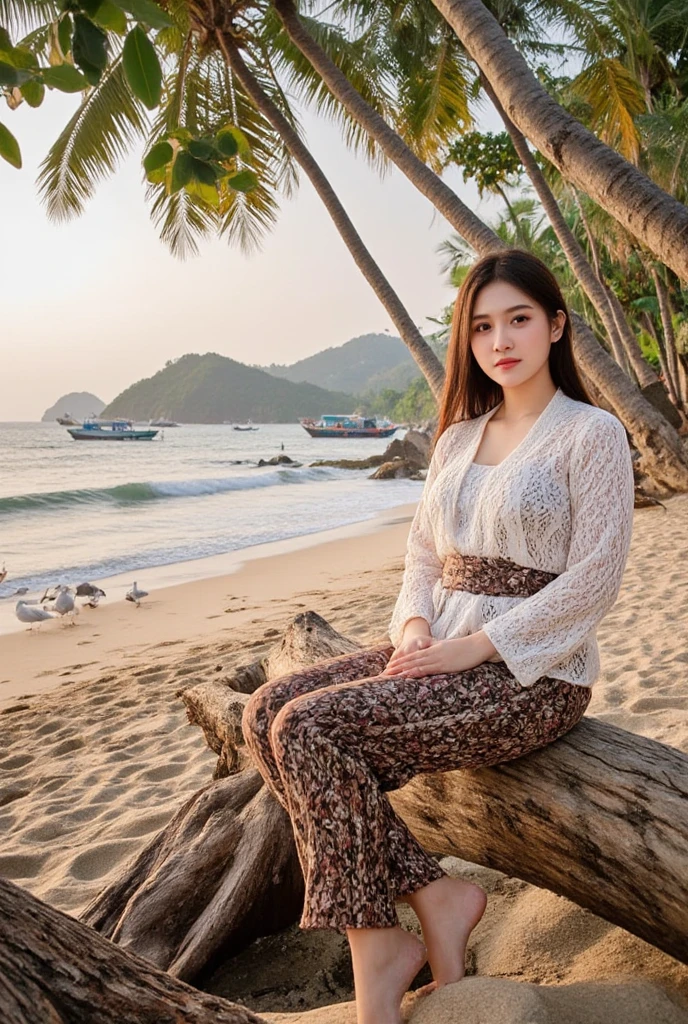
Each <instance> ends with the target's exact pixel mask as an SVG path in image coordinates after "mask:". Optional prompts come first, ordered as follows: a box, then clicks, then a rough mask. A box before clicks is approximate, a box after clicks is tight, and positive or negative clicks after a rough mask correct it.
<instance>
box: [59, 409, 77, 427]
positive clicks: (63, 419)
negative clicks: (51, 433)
mask: <svg viewBox="0 0 688 1024" xmlns="http://www.w3.org/2000/svg"><path fill="white" fill-rule="evenodd" d="M55 419H56V420H57V422H58V423H59V424H60V426H61V427H80V426H81V424H80V423H79V420H75V419H74V417H73V416H72V414H71V413H70V412H66V413H65V414H64V416H56V417H55Z"/></svg>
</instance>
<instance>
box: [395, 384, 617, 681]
mask: <svg viewBox="0 0 688 1024" xmlns="http://www.w3.org/2000/svg"><path fill="white" fill-rule="evenodd" d="M500 404H501V403H500ZM498 408H499V405H498V406H495V408H494V409H491V410H490V411H489V412H487V413H484V414H483V415H482V416H477V417H475V418H474V419H469V420H464V421H463V422H460V423H454V424H452V425H451V426H450V427H449V428H448V429H447V430H446V431H445V432H444V433H443V434H442V436H441V437H440V438H439V440H438V442H437V445H436V446H435V450H434V452H433V455H432V459H431V462H430V466H429V468H428V473H427V476H426V480H425V487H424V489H423V494H422V497H421V500H420V502H419V505H418V508H417V510H416V514H415V516H414V519H413V522H412V524H411V528H410V531H409V537H408V547H407V553H406V561H405V569H404V577H403V582H402V587H401V591H400V593H399V596H398V599H397V602H396V605H395V607H394V611H393V614H392V618H391V622H390V624H389V638H390V640H391V642H392V644H394V646H395V647H396V646H398V644H399V643H400V641H401V636H402V633H403V629H404V625H405V624H406V622H407V621H408V620H409V619H411V618H415V617H417V616H419V617H421V618H424V619H426V620H427V622H428V623H429V624H430V628H431V632H432V635H433V636H434V637H436V638H438V639H448V638H451V637H460V636H467V635H469V634H471V633H474V632H477V631H478V630H479V629H482V630H483V631H484V632H485V633H486V634H487V636H488V637H489V638H490V640H491V642H492V644H493V645H494V647H495V648H496V650H497V655H495V656H493V658H492V659H491V660H492V661H504V662H505V663H506V665H507V667H508V668H509V669H510V671H511V672H512V673H513V675H514V676H515V677H516V679H517V680H518V681H519V682H520V683H521V685H522V686H531V685H532V684H533V683H534V682H536V681H537V680H538V679H540V678H541V677H542V676H550V677H553V678H556V679H564V680H566V681H568V682H570V683H576V684H579V685H584V686H590V685H592V683H594V681H595V680H596V679H597V677H598V675H599V670H600V657H599V648H598V645H597V638H596V632H597V626H598V624H599V622H600V621H601V619H602V618H603V617H604V616H605V615H606V613H607V612H608V611H609V610H610V608H611V607H612V605H613V604H614V602H615V600H616V597H617V595H618V592H619V588H620V586H621V581H622V577H623V572H624V568H625V565H626V560H627V558H628V551H629V547H630V543H631V533H632V527H633V502H634V482H633V468H632V460H631V454H630V449H629V446H628V441H627V438H626V431H625V429H624V427H623V426H622V424H621V422H620V421H619V420H618V419H617V418H616V416H613V415H612V414H611V413H608V412H606V411H605V410H604V409H600V408H598V407H596V406H591V405H588V404H587V403H585V402H579V401H577V400H575V399H573V398H569V396H568V395H567V394H566V393H565V392H564V391H562V390H561V388H558V389H557V391H556V392H555V394H554V396H553V397H552V398H551V399H550V402H549V403H548V405H547V406H546V407H545V408H544V409H543V411H542V412H541V413H540V415H539V416H538V418H537V420H536V421H535V423H533V425H532V426H531V427H530V429H529V431H528V433H527V434H526V436H525V437H524V438H523V439H522V440H521V441H520V443H519V444H518V445H517V447H516V448H515V449H514V450H513V451H512V452H511V453H510V454H509V455H507V457H506V458H505V459H503V460H502V461H501V462H500V463H498V464H497V465H496V466H494V467H492V468H490V469H489V470H486V471H484V472H481V473H480V474H479V476H478V477H477V478H476V481H478V480H479V483H474V486H473V487H472V488H469V489H468V490H469V493H471V492H472V493H473V494H474V495H475V500H474V503H473V506H472V507H471V508H470V509H468V508H467V507H466V505H465V501H464V500H462V498H461V495H460V490H461V484H462V482H463V480H464V477H465V475H466V472H467V471H468V469H469V467H470V466H471V464H472V462H473V459H474V457H475V453H476V451H477V450H478V447H479V445H480V441H481V439H482V435H483V431H484V429H485V424H486V423H487V421H488V419H489V418H490V417H491V416H492V415H493V414H494V413H495V412H496V411H497V409H498ZM473 477H474V474H470V476H469V479H473ZM464 493H466V492H464ZM452 551H460V552H461V553H462V554H465V555H484V556H499V557H502V558H508V559H510V560H511V561H513V562H516V563H517V564H518V565H525V566H531V567H533V568H535V569H544V570H545V571H547V572H554V573H558V574H559V575H558V576H557V578H556V579H555V580H552V581H551V582H550V583H548V584H547V585H546V586H545V587H543V588H542V590H540V591H538V592H537V593H536V594H533V595H532V596H530V597H514V596H509V597H502V596H497V597H494V596H487V595H483V594H473V593H469V592H468V591H462V590H445V589H444V588H443V587H442V583H441V573H442V563H443V561H444V559H445V558H446V556H447V555H449V554H450V553H451V552H452Z"/></svg>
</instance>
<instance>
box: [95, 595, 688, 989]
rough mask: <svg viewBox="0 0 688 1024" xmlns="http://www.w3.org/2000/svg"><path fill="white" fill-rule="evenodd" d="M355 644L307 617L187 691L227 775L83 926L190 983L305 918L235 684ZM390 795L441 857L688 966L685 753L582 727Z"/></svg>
mask: <svg viewBox="0 0 688 1024" xmlns="http://www.w3.org/2000/svg"><path fill="white" fill-rule="evenodd" d="M338 648H339V649H338ZM342 648H344V650H342ZM357 649H359V647H358V645H356V644H355V643H353V642H352V641H351V640H347V638H345V637H341V636H340V635H339V634H337V633H336V632H335V631H334V630H333V629H332V628H331V627H330V626H329V625H328V624H327V623H326V622H325V621H324V620H323V619H322V618H320V616H318V615H316V614H315V613H313V612H306V613H304V614H302V615H299V616H298V617H297V618H296V619H295V621H294V623H293V624H292V625H291V626H290V627H289V630H288V631H287V633H286V635H285V638H284V640H283V642H282V644H281V645H280V646H279V647H277V648H276V649H275V650H274V651H273V652H271V654H270V655H269V656H268V658H267V659H265V660H263V661H261V662H256V663H254V665H252V666H247V667H246V668H244V669H242V670H240V671H239V672H237V673H236V674H235V676H234V677H232V678H231V679H228V680H225V685H224V686H223V685H222V684H218V683H217V682H216V681H213V682H210V683H201V684H199V685H197V686H194V687H191V688H190V689H188V690H186V691H182V692H181V696H182V698H183V699H184V701H185V703H186V705H187V710H188V714H189V718H190V720H191V721H193V722H195V723H198V724H199V725H201V727H202V728H203V731H204V734H205V736H206V739H207V741H208V743H209V745H210V746H211V748H212V749H213V750H215V751H216V752H217V753H218V754H219V762H218V769H217V771H216V777H218V781H216V782H214V783H211V784H210V785H209V786H208V787H206V788H205V789H203V790H201V791H200V793H198V794H196V795H195V796H194V797H192V798H191V799H190V800H189V801H188V802H187V804H186V805H185V806H184V807H182V808H181V809H180V811H179V812H178V813H177V815H176V816H175V818H174V819H173V820H172V821H171V822H170V824H169V825H168V826H167V827H166V828H165V829H163V831H162V832H161V833H160V835H159V836H157V837H156V838H155V839H154V840H153V841H152V842H151V843H150V844H149V846H148V847H147V848H146V849H145V850H144V851H143V852H142V853H141V854H140V856H139V857H138V858H137V859H136V860H135V861H134V863H133V865H131V866H129V867H128V868H125V872H124V874H123V876H122V877H121V878H120V879H119V880H118V881H117V882H116V883H114V884H113V885H111V886H109V887H108V888H107V889H106V890H104V892H102V893H101V894H100V895H99V896H98V897H97V898H96V899H95V900H94V901H93V903H92V904H91V906H90V907H89V908H88V909H87V911H86V913H85V915H84V920H85V921H86V922H87V923H89V924H91V925H93V926H94V927H95V928H97V929H98V930H99V931H101V932H102V933H103V934H105V935H107V936H109V937H111V938H113V939H114V940H115V941H117V942H120V943H122V944H123V945H125V946H126V947H127V948H128V949H130V950H131V951H132V952H136V953H138V954H140V955H142V956H145V957H147V958H149V959H150V960H152V961H153V962H154V963H155V964H156V965H157V966H159V967H163V968H167V969H168V970H170V972H171V973H173V974H174V975H176V976H177V977H181V978H184V979H185V980H192V979H198V978H200V977H202V976H203V974H204V973H205V972H206V971H207V970H209V969H211V968H212V967H213V966H214V964H215V963H216V962H217V960H218V958H219V957H220V956H227V955H229V954H231V953H232V952H234V951H238V949H240V948H241V946H242V945H245V944H246V943H247V942H248V941H250V940H251V939H253V938H254V937H257V936H258V935H262V934H269V933H271V932H274V931H277V930H279V929H280V928H283V927H286V926H287V925H288V924H290V923H292V922H293V921H295V920H297V918H298V916H299V914H300V910H301V906H302V900H303V880H302V876H301V872H300V868H299V866H298V861H297V859H296V853H295V849H294V843H293V834H292V830H291V823H290V822H289V819H288V818H287V816H286V814H285V813H284V812H283V810H282V808H281V807H280V806H279V805H278V804H277V802H276V801H275V800H274V799H273V798H272V796H271V795H270V794H269V793H268V791H267V790H266V789H265V788H264V787H263V786H262V780H261V779H260V777H259V776H258V773H257V772H256V770H255V769H254V768H252V767H251V766H250V759H249V756H248V752H247V750H246V748H245V747H244V746H243V736H242V733H241V714H242V711H243V706H244V704H245V702H246V700H247V699H248V698H247V695H246V694H243V693H241V692H239V691H238V689H236V687H238V686H239V685H242V680H243V685H246V686H248V687H249V688H250V689H251V690H254V689H255V688H256V686H257V685H260V683H261V682H262V681H264V679H265V678H267V675H268V674H270V673H272V672H273V671H274V672H275V674H278V675H279V674H282V673H283V672H286V671H289V670H290V669H293V668H295V667H296V666H297V665H304V664H313V663H314V662H316V661H318V660H321V659H323V658H328V657H332V656H333V655H335V654H337V653H347V652H349V651H352V650H357ZM271 677H272V676H271ZM239 769H243V770H239ZM232 771H234V772H235V774H230V775H229V777H226V776H227V774H228V772H232ZM390 796H391V800H392V803H393V804H394V806H395V807H396V809H397V810H398V811H399V813H400V814H401V816H402V817H403V818H404V819H405V820H406V822H407V823H408V824H409V826H410V827H411V828H412V830H413V831H414V833H415V834H416V835H417V836H418V837H419V838H420V840H421V842H423V844H424V845H425V846H426V847H427V848H428V849H430V850H431V851H432V852H433V853H437V854H453V855H455V856H459V857H462V858H464V859H466V860H471V861H473V862H475V863H478V864H486V865H488V866H490V867H496V868H499V869H500V870H502V871H505V872H506V873H507V874H510V875H513V876H516V877H519V878H523V879H526V880H527V881H530V882H532V883H534V884H535V885H538V886H541V887H544V888H549V889H551V890H553V891H554V892H557V893H560V894H561V895H564V896H567V897H568V898H569V899H571V900H573V901H575V902H576V903H578V904H580V905H581V906H584V907H588V908H589V909H591V910H593V911H594V912H595V913H597V914H599V915H600V916H602V917H605V918H606V919H607V920H609V921H611V922H612V923H614V924H619V925H621V926H623V927H624V928H626V929H628V931H631V932H634V933H635V934H636V935H639V936H641V937H642V938H644V939H646V940H647V941H648V942H651V943H652V944H654V945H655V946H658V947H659V948H660V949H663V950H665V951H666V952H668V953H670V954H672V955H673V956H675V957H677V958H678V959H682V960H685V961H688V912H687V911H686V907H688V800H687V799H686V798H687V797H688V757H686V756H685V755H683V754H681V753H680V752H679V751H676V750H673V749H672V748H670V747H666V746H663V745H662V744H661V743H656V742H654V741H653V740H648V739H645V738H644V737H640V736H635V735H632V734H630V733H627V732H625V731H623V730H621V729H617V728H614V727H612V726H609V725H606V724H604V723H602V722H598V721H595V720H594V719H591V718H586V719H584V721H583V722H581V723H579V725H577V726H576V728H575V729H574V730H573V731H572V732H570V733H569V734H568V735H567V736H565V737H563V738H562V739H561V740H558V741H557V743H555V744H553V745H552V746H550V747H548V748H546V749H545V750H542V751H539V752H537V753H536V754H533V755H530V756H529V757H525V758H521V759H519V760H517V761H512V762H510V763H508V764H506V765H501V766H499V767H496V768H490V769H484V770H482V771H478V772H447V773H440V774H432V775H424V776H419V777H417V778H416V779H414V780H413V781H412V782H411V783H409V785H408V786H406V787H405V788H404V789H402V790H399V791H396V792H394V793H392V794H390Z"/></svg>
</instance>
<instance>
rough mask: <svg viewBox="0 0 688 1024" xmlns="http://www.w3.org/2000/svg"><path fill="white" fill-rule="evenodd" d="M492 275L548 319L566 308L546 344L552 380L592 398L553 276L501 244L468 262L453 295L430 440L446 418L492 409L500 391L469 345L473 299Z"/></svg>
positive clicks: (574, 394) (533, 258)
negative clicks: (553, 339) (558, 330)
mask: <svg viewBox="0 0 688 1024" xmlns="http://www.w3.org/2000/svg"><path fill="white" fill-rule="evenodd" d="M493 281H506V283H507V284H510V285H513V286H514V288H518V289H519V290H520V291H522V292H524V293H525V294H526V295H528V296H529V297H530V298H531V299H533V301H534V302H537V303H538V305H540V306H542V308H543V309H544V311H545V313H546V314H547V316H548V317H549V319H550V320H553V319H554V318H555V317H556V315H557V310H559V309H561V310H563V312H564V313H566V323H565V324H564V331H563V333H562V335H561V338H560V339H559V340H558V341H557V343H556V344H553V345H551V346H550V353H549V370H550V373H551V375H552V380H553V382H554V384H555V385H556V386H557V387H560V388H561V390H562V391H564V392H565V393H566V394H567V395H568V396H569V397H570V398H575V399H576V400H577V401H579V402H586V403H587V404H588V405H595V404H596V403H595V402H594V401H593V400H592V398H591V397H590V395H589V394H588V393H587V391H586V390H585V387H584V385H583V382H582V381H581V378H580V376H579V374H578V368H577V366H576V362H575V360H574V358H573V347H572V344H571V318H570V316H569V311H568V309H567V307H566V300H565V299H564V296H563V295H562V294H561V288H560V287H559V283H558V281H557V279H556V277H555V276H554V274H553V273H552V272H551V270H550V269H549V267H547V266H546V265H545V264H544V263H543V262H542V260H539V259H538V258H537V256H533V255H532V253H529V252H525V251H524V250H523V249H506V250H503V251H501V252H497V253H493V254H492V255H490V256H484V257H483V259H481V260H478V261H477V263H474V265H473V266H472V267H471V269H470V271H469V272H468V275H467V276H466V278H465V280H464V282H463V284H462V285H461V288H460V289H459V294H458V295H457V296H456V303H455V305H454V314H453V316H452V326H451V335H450V338H449V346H448V349H447V366H446V373H445V380H444V391H443V392H442V399H441V402H440V413H439V421H438V424H437V430H436V432H435V437H434V442H435V443H437V440H438V438H439V437H440V436H441V435H442V434H443V433H444V431H445V430H446V429H447V427H449V426H451V424H452V423H456V422H459V421H461V420H467V419H473V418H475V417H476V416H482V414H483V413H486V412H489V411H490V409H494V407H495V406H496V405H498V404H499V402H501V401H502V399H503V397H504V391H503V389H502V386H501V384H497V383H496V381H493V380H492V378H491V377H488V376H487V374H486V373H485V372H484V371H483V370H482V369H481V368H480V366H479V365H478V361H477V360H476V358H475V356H474V355H473V352H472V351H471V325H472V320H473V310H474V309H475V300H476V298H477V296H478V293H479V292H480V290H481V289H482V288H484V287H485V285H488V284H491V283H492V282H493Z"/></svg>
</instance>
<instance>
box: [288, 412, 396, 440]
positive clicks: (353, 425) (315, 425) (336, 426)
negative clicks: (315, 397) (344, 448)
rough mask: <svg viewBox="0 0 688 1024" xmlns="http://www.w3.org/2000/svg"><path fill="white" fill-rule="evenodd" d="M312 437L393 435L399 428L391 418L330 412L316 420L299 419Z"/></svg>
mask: <svg viewBox="0 0 688 1024" xmlns="http://www.w3.org/2000/svg"><path fill="white" fill-rule="evenodd" d="M299 423H300V424H301V426H302V427H303V429H304V430H307V431H308V433H309V434H310V435H311V437H391V436H392V434H393V433H394V432H395V431H397V430H399V427H398V426H397V425H396V424H395V423H390V421H389V420H377V419H375V418H370V417H368V416H351V415H335V414H331V415H330V414H328V415H326V416H321V417H320V419H319V420H318V421H317V422H316V421H315V420H311V419H303V420H299Z"/></svg>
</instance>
